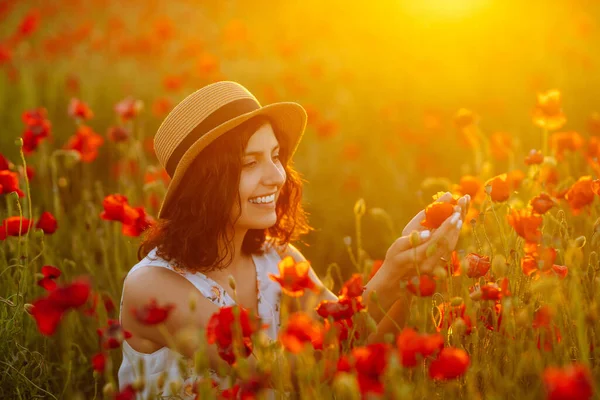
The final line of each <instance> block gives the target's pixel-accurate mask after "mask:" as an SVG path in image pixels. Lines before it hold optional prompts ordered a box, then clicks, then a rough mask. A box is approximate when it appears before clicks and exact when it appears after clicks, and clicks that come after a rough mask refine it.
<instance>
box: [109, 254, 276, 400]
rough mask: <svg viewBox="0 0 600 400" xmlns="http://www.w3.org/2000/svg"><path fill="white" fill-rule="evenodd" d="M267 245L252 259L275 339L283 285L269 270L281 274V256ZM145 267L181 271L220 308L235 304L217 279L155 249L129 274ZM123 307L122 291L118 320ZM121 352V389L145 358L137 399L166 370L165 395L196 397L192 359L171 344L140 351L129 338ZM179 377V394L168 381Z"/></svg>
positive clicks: (263, 311) (269, 332) (261, 306)
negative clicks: (179, 267) (170, 260)
mask: <svg viewBox="0 0 600 400" xmlns="http://www.w3.org/2000/svg"><path fill="white" fill-rule="evenodd" d="M265 248H266V249H267V251H265V253H263V255H255V254H253V255H252V259H253V260H254V264H255V266H256V276H257V281H258V282H257V283H258V284H257V287H258V312H259V315H260V318H261V320H262V322H263V324H268V325H269V326H270V328H268V329H267V330H266V333H267V335H268V336H269V337H270V338H271V339H272V340H277V332H278V331H279V326H280V320H279V307H280V299H281V287H280V286H279V284H278V283H277V282H275V281H273V280H271V279H270V278H269V273H271V274H275V275H279V270H278V267H277V264H278V263H279V261H281V257H280V255H279V254H278V253H277V251H276V250H275V249H274V248H273V247H272V246H269V245H265ZM146 266H155V267H163V268H167V269H170V270H172V271H174V272H175V273H178V274H180V275H181V276H183V277H184V278H186V279H187V280H188V281H189V282H191V283H192V284H193V285H194V286H195V287H196V288H197V289H198V290H199V291H200V293H201V294H202V295H203V296H204V297H206V298H207V299H208V300H210V301H211V302H212V303H214V304H215V305H217V306H219V307H224V306H231V305H234V304H235V301H234V300H233V299H232V298H231V296H229V294H228V293H227V292H226V291H225V290H224V289H223V287H222V286H220V285H219V284H218V283H217V282H215V281H214V280H212V279H210V278H209V277H207V276H206V275H204V274H202V273H200V272H197V273H189V272H183V271H179V270H175V269H173V267H171V266H170V265H169V263H168V262H167V261H166V260H164V259H162V258H160V257H158V256H157V255H156V248H154V249H153V250H152V251H150V252H149V253H148V255H147V256H146V257H145V258H144V259H142V260H141V261H140V262H139V263H137V264H136V265H134V266H133V267H132V268H131V270H130V271H129V272H128V273H127V275H129V274H130V273H132V272H133V271H136V270H138V269H139V268H143V267H146ZM122 307H123V294H122V293H121V302H120V309H119V322H120V321H121V315H122V313H123V310H122ZM122 351H123V361H122V363H121V366H120V368H119V372H118V380H119V390H123V389H124V388H125V387H126V386H127V385H128V384H130V383H133V382H134V381H135V379H136V378H137V377H138V376H139V375H140V374H139V371H140V369H139V364H140V362H142V361H141V360H143V362H144V378H145V379H144V380H145V382H146V387H145V389H144V391H143V392H141V393H139V394H138V397H137V398H140V394H141V398H143V399H145V398H146V397H147V396H148V394H150V388H151V386H153V385H155V382H156V379H157V378H158V377H159V376H160V375H161V373H163V372H165V374H166V376H165V380H164V382H165V384H164V387H163V396H166V395H175V394H177V395H179V396H181V397H183V398H184V399H187V398H190V399H193V398H194V395H193V393H192V385H193V382H194V381H195V378H196V376H195V375H194V363H193V360H190V359H187V358H184V357H183V356H182V355H181V354H179V353H178V352H176V351H174V350H171V349H170V348H168V347H162V348H160V349H158V350H156V351H155V352H153V353H141V352H139V351H136V350H134V349H133V348H132V347H131V346H130V345H129V343H127V341H126V340H124V341H123V345H122ZM180 360H183V363H184V364H183V365H185V366H186V368H187V371H188V376H187V378H186V377H185V376H182V374H181V372H180V371H181V369H180V367H179V364H180ZM210 376H211V378H213V379H214V380H215V381H216V382H219V378H218V376H217V375H216V373H215V372H214V371H212V370H210ZM176 379H178V380H181V381H183V386H182V389H181V391H180V393H171V389H170V384H169V383H170V382H171V381H172V380H176ZM227 381H229V380H228V379H226V380H225V382H222V383H221V388H222V389H224V388H227V387H228V386H227V385H228V383H227Z"/></svg>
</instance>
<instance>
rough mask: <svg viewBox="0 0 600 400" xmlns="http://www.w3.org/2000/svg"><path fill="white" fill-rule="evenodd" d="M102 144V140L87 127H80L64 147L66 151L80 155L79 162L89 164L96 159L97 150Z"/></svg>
mask: <svg viewBox="0 0 600 400" xmlns="http://www.w3.org/2000/svg"><path fill="white" fill-rule="evenodd" d="M103 143H104V138H103V137H102V136H100V135H98V134H97V133H96V132H94V131H93V130H92V128H90V127H89V126H85V125H80V126H79V127H78V128H77V132H75V135H73V136H71V137H70V138H69V140H68V141H67V143H66V144H65V145H64V147H63V148H64V149H66V150H75V151H76V152H78V153H79V154H80V155H81V161H83V162H86V163H90V162H92V161H94V160H95V159H96V158H97V157H98V148H100V146H102V144H103Z"/></svg>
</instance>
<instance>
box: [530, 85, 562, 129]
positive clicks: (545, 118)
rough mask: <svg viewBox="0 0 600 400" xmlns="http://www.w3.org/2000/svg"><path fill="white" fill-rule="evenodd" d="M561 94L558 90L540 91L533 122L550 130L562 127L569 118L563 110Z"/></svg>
mask: <svg viewBox="0 0 600 400" xmlns="http://www.w3.org/2000/svg"><path fill="white" fill-rule="evenodd" d="M560 97H561V94H560V91H558V90H549V91H547V92H545V93H538V95H537V104H536V106H535V109H534V110H533V122H534V123H535V124H536V125H537V126H539V127H541V128H546V129H548V130H551V131H552V130H555V129H560V128H561V127H562V126H563V125H564V124H565V122H567V118H566V117H565V114H564V113H563V111H562V105H561V99H560Z"/></svg>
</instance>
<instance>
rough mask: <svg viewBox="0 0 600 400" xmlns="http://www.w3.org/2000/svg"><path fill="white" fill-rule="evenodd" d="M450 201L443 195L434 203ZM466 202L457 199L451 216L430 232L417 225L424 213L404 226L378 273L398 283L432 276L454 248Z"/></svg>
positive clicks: (466, 199)
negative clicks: (380, 272)
mask: <svg viewBox="0 0 600 400" xmlns="http://www.w3.org/2000/svg"><path fill="white" fill-rule="evenodd" d="M451 198H452V195H451V194H450V193H446V194H444V195H443V196H442V197H440V198H439V199H438V201H450V200H451ZM469 200H470V199H469V196H468V195H467V196H464V197H461V198H460V199H459V200H458V205H457V206H456V207H455V212H454V214H452V215H451V216H450V217H448V218H447V219H446V220H445V221H444V222H443V223H442V225H441V226H440V227H439V228H437V229H434V230H433V231H432V232H430V231H429V230H426V229H424V228H423V227H422V226H421V225H420V222H421V220H422V219H423V218H424V217H425V212H424V211H421V212H420V213H419V214H417V215H416V216H415V217H414V218H413V219H412V220H411V221H410V222H409V224H408V225H407V226H406V228H405V230H404V232H405V233H406V234H403V235H402V236H401V237H400V238H398V239H397V240H396V241H395V242H394V243H393V244H392V245H391V246H390V248H389V249H388V251H387V253H386V257H385V260H384V262H383V265H382V266H381V269H382V270H386V272H387V273H388V274H391V276H394V278H400V279H410V278H412V277H413V276H415V275H418V274H423V273H425V274H429V273H431V272H433V269H434V268H435V267H436V266H437V265H439V264H441V263H444V261H443V260H442V258H444V259H446V260H447V259H449V256H450V253H451V252H452V250H454V248H455V247H456V243H457V242H458V237H459V233H460V228H461V227H462V221H463V219H464V217H465V215H466V212H467V208H468V203H469ZM417 224H418V226H417ZM408 229H410V230H408ZM406 231H408V232H406ZM388 276H390V275H388Z"/></svg>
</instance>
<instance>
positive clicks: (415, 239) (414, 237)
mask: <svg viewBox="0 0 600 400" xmlns="http://www.w3.org/2000/svg"><path fill="white" fill-rule="evenodd" d="M408 241H409V243H410V247H417V246H418V245H419V244H421V235H420V234H419V232H418V231H412V232H411V233H410V236H409V237H408Z"/></svg>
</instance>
